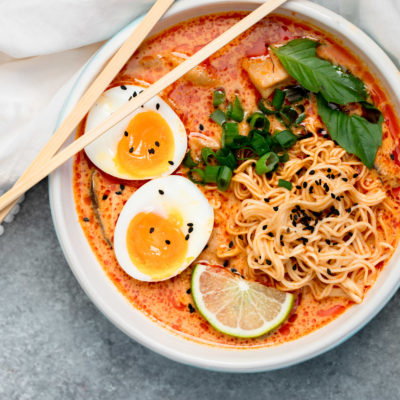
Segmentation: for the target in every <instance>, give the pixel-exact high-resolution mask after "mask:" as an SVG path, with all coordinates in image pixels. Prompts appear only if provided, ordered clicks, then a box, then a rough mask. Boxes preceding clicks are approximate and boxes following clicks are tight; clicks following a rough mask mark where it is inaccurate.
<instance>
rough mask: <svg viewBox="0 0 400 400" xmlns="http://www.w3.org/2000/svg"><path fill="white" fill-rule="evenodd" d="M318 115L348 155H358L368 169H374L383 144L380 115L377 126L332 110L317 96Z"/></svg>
mask: <svg viewBox="0 0 400 400" xmlns="http://www.w3.org/2000/svg"><path fill="white" fill-rule="evenodd" d="M317 105H318V114H319V115H320V117H321V118H322V121H323V122H324V124H325V125H326V126H327V128H328V131H329V134H330V136H331V138H332V139H333V140H335V141H336V142H337V143H339V145H340V146H341V147H343V148H344V149H345V150H346V151H347V152H348V153H350V154H354V155H356V156H357V157H358V158H359V159H360V160H361V161H362V162H363V163H364V164H365V165H366V166H367V167H368V168H372V167H373V164H374V160H375V156H376V152H377V150H378V148H379V146H380V145H381V144H382V122H383V116H382V114H381V115H380V117H379V119H378V122H377V123H376V124H374V123H371V122H368V121H367V120H366V119H365V118H362V117H360V116H358V115H352V116H349V115H347V114H346V113H344V112H342V111H340V110H337V109H332V108H330V107H329V104H328V103H327V102H326V100H325V99H324V98H323V97H322V96H321V95H317Z"/></svg>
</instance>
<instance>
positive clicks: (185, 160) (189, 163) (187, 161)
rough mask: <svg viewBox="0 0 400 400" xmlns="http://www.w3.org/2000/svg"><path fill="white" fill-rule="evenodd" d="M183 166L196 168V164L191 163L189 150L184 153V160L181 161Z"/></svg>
mask: <svg viewBox="0 0 400 400" xmlns="http://www.w3.org/2000/svg"><path fill="white" fill-rule="evenodd" d="M183 165H184V166H185V167H187V168H194V167H197V165H198V163H196V162H194V161H193V158H192V156H191V153H190V150H189V151H188V152H187V153H186V156H185V158H184V159H183Z"/></svg>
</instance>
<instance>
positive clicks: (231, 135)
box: [221, 122, 240, 147]
mask: <svg viewBox="0 0 400 400" xmlns="http://www.w3.org/2000/svg"><path fill="white" fill-rule="evenodd" d="M238 136H240V133H239V125H238V124H237V123H236V122H226V123H225V124H224V125H223V126H222V139H221V144H222V147H234V144H235V140H234V139H235V138H236V137H238Z"/></svg>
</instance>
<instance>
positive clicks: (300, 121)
mask: <svg viewBox="0 0 400 400" xmlns="http://www.w3.org/2000/svg"><path fill="white" fill-rule="evenodd" d="M305 118H306V114H305V113H302V114H300V115H299V116H298V117H297V119H296V121H294V123H295V124H296V125H298V124H301V123H302V122H303V121H304V120H305Z"/></svg>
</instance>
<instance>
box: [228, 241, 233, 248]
mask: <svg viewBox="0 0 400 400" xmlns="http://www.w3.org/2000/svg"><path fill="white" fill-rule="evenodd" d="M232 247H233V242H232V240H231V241H230V242H229V248H230V249H231V248H232Z"/></svg>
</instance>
